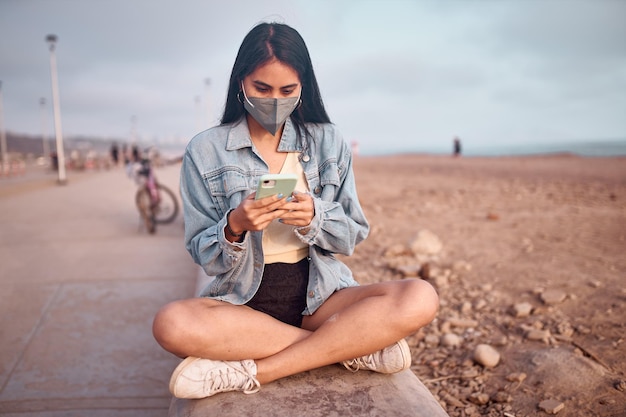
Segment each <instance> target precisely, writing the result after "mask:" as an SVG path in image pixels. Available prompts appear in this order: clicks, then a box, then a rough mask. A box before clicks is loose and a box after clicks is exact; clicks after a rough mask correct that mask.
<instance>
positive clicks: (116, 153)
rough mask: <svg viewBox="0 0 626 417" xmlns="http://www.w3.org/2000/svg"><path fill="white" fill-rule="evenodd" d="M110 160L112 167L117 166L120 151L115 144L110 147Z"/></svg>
mask: <svg viewBox="0 0 626 417" xmlns="http://www.w3.org/2000/svg"><path fill="white" fill-rule="evenodd" d="M111 160H112V161H113V166H117V165H118V163H119V161H120V150H119V148H118V147H117V143H115V142H113V144H112V145H111Z"/></svg>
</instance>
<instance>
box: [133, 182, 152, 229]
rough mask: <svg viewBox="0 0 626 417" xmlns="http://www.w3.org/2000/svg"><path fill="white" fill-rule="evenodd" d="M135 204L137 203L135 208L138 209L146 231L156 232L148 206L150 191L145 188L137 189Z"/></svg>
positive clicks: (149, 203)
mask: <svg viewBox="0 0 626 417" xmlns="http://www.w3.org/2000/svg"><path fill="white" fill-rule="evenodd" d="M135 204H137V210H139V214H140V215H141V219H142V220H143V222H144V223H145V225H146V229H147V230H148V233H154V232H156V224H155V221H154V220H155V219H154V214H153V212H152V209H151V207H150V205H151V202H150V193H149V192H148V190H146V189H145V188H141V189H139V190H137V194H135Z"/></svg>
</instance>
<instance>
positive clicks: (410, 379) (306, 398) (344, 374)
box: [169, 365, 448, 417]
mask: <svg viewBox="0 0 626 417" xmlns="http://www.w3.org/2000/svg"><path fill="white" fill-rule="evenodd" d="M206 416H223V417H229V416H307V417H331V416H394V417H405V416H406V417H408V416H411V417H447V416H448V414H447V413H446V412H445V411H444V410H443V408H441V406H440V405H439V403H438V402H437V401H436V400H435V399H434V398H433V396H432V394H431V393H430V392H429V391H428V389H427V388H426V387H425V386H424V385H423V384H422V382H421V381H420V380H419V379H418V378H417V377H416V376H415V375H414V374H413V372H411V371H410V370H408V369H407V370H405V371H403V372H400V373H397V374H393V375H383V374H378V373H375V372H368V371H359V372H356V373H352V372H350V371H348V370H347V369H345V368H344V367H342V366H340V365H332V366H326V367H324V368H320V369H315V370H313V371H308V372H303V373H301V374H298V375H293V376H290V377H287V378H283V379H280V380H278V381H275V382H272V383H270V384H267V385H264V386H262V387H261V391H259V392H258V393H256V394H250V395H246V394H243V393H241V392H226V393H222V394H217V395H215V396H213V397H209V398H204V399H201V400H181V399H178V398H173V399H172V402H171V403H170V409H169V417H206Z"/></svg>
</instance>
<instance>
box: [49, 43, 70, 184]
mask: <svg viewBox="0 0 626 417" xmlns="http://www.w3.org/2000/svg"><path fill="white" fill-rule="evenodd" d="M46 41H47V42H48V44H49V45H50V79H51V82H52V106H53V109H54V132H55V136H56V145H57V167H58V172H59V179H58V183H59V184H61V185H63V184H65V183H66V182H67V178H66V177H65V151H64V149H63V129H62V128H61V105H60V103H59V79H58V78H57V60H56V56H55V54H54V49H55V46H56V42H57V37H56V35H48V36H46Z"/></svg>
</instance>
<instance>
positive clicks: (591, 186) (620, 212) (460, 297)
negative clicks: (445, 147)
mask: <svg viewBox="0 0 626 417" xmlns="http://www.w3.org/2000/svg"><path fill="white" fill-rule="evenodd" d="M355 173H356V176H357V185H358V191H359V196H360V199H361V202H362V205H363V207H364V210H365V212H366V215H367V216H368V219H369V220H370V223H371V225H372V232H371V234H370V236H369V238H368V239H367V240H366V241H365V242H364V243H362V244H361V245H359V246H358V247H357V251H356V253H355V254H354V255H353V256H352V257H349V258H344V260H345V262H346V263H348V264H349V266H350V267H351V268H352V269H353V271H354V272H355V276H356V277H357V279H358V280H359V281H360V282H362V283H367V282H375V281H380V280H391V279H403V278H405V277H409V276H414V275H416V274H419V273H420V272H421V275H422V276H423V277H427V278H428V280H429V281H431V282H432V283H433V285H434V286H435V287H436V288H437V290H438V292H439V295H440V299H441V308H440V312H439V315H438V317H437V319H436V320H435V321H434V322H433V323H432V324H431V325H429V326H428V327H427V328H425V329H423V330H422V331H421V332H420V333H419V334H417V335H415V336H414V337H412V338H409V344H410V345H411V348H412V353H413V358H414V361H413V370H414V372H415V373H416V374H417V375H418V376H419V377H420V379H421V380H422V381H423V382H424V383H425V384H426V385H427V387H428V388H430V389H431V391H432V392H433V394H434V395H435V396H436V397H437V399H438V400H439V401H440V402H441V403H442V405H443V406H444V408H445V409H446V410H447V411H448V413H449V414H450V415H451V416H465V415H493V416H507V417H511V416H516V417H519V416H533V415H548V414H554V413H558V414H559V415H560V416H626V393H625V392H624V390H625V388H626V375H625V372H626V360H625V359H624V358H625V354H626V343H625V342H624V337H625V329H624V328H625V326H626V306H625V304H626V303H625V302H626V280H625V278H626V158H582V157H576V156H571V155H550V156H533V157H500V158H466V157H461V158H452V157H445V156H438V157H436V156H421V155H402V156H390V157H376V158H368V157H358V158H356V159H355ZM423 230H428V231H430V232H432V233H433V234H434V235H435V237H436V238H438V240H439V241H440V242H441V244H442V248H441V250H437V248H436V245H435V248H434V249H433V250H432V251H431V253H430V254H428V253H420V252H419V250H416V249H415V242H416V237H417V236H418V232H420V231H423ZM412 247H413V248H414V249H413V250H412V249H411V248H412ZM480 344H486V345H489V346H490V347H492V348H493V349H495V351H496V352H497V353H495V355H496V359H498V355H499V360H498V362H497V365H495V366H489V367H488V366H483V365H480V364H478V363H477V362H476V360H474V351H475V348H476V346H478V345H480Z"/></svg>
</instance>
